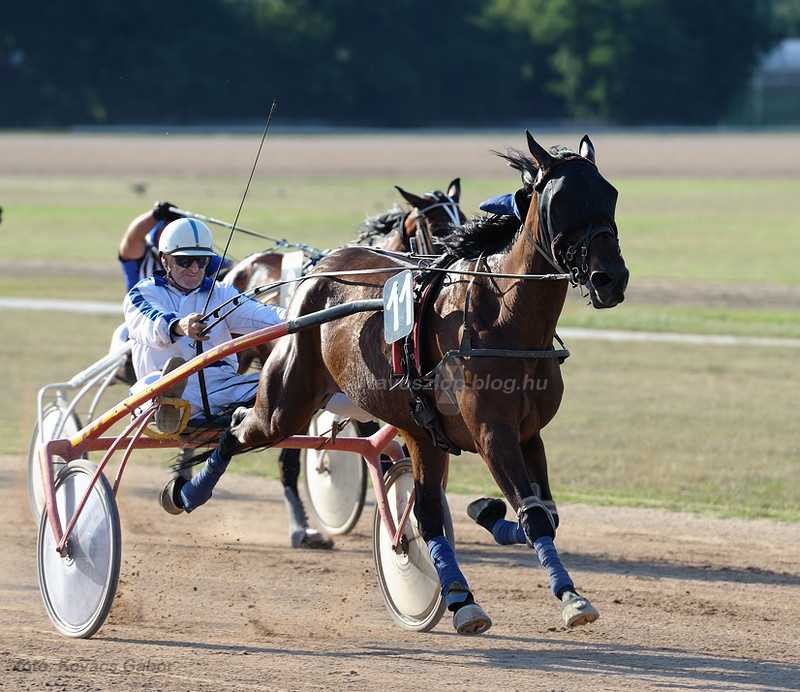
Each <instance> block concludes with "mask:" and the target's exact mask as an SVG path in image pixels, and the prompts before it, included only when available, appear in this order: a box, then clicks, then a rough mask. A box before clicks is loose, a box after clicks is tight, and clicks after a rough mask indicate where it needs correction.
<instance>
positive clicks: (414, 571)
mask: <svg viewBox="0 0 800 692" xmlns="http://www.w3.org/2000/svg"><path fill="white" fill-rule="evenodd" d="M384 482H385V484H386V495H387V498H388V501H389V511H390V512H391V514H392V517H393V518H394V521H395V525H397V523H398V521H399V519H400V518H401V517H402V516H403V512H404V511H405V509H406V506H407V505H408V502H409V499H410V498H411V492H412V491H413V490H414V473H413V471H412V469H411V461H410V460H402V461H398V462H395V464H394V465H393V466H391V467H390V468H389V470H388V471H387V472H386V475H385V477H384ZM442 509H443V513H444V532H445V535H446V536H447V538H448V540H449V541H450V542H451V543H454V538H453V522H452V520H451V518H450V509H449V507H448V506H447V499H446V497H445V495H444V491H442ZM372 546H373V554H374V556H375V568H376V570H377V572H378V584H380V587H381V593H382V594H383V598H384V600H385V601H386V607H387V608H388V609H389V612H390V613H391V614H392V617H393V618H394V620H395V622H397V624H399V625H400V626H401V627H402V628H403V629H406V630H412V631H416V632H427V631H429V630H431V629H433V628H434V627H435V626H436V624H437V623H438V622H439V620H440V619H441V618H442V615H443V613H444V611H445V608H446V605H447V604H446V603H445V601H444V598H442V594H441V584H440V583H439V576H438V575H437V573H436V568H435V567H434V565H433V560H431V557H430V554H429V552H428V546H427V544H426V543H425V541H424V540H423V538H422V536H421V535H420V533H419V529H418V527H417V520H416V518H415V517H414V513H413V510H412V512H411V515H410V516H409V519H408V521H407V522H406V525H405V528H404V529H403V537H402V539H401V544H400V547H399V548H400V552H397V553H396V552H395V551H394V549H393V548H392V538H391V536H389V533H388V532H387V531H386V528H385V527H384V525H383V521H382V520H381V515H380V513H379V512H378V510H377V508H376V510H375V522H374V526H373V532H372Z"/></svg>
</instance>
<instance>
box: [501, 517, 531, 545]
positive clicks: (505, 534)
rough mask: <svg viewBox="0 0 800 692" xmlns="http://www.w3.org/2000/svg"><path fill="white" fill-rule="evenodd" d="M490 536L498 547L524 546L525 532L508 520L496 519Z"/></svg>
mask: <svg viewBox="0 0 800 692" xmlns="http://www.w3.org/2000/svg"><path fill="white" fill-rule="evenodd" d="M492 536H494V540H495V541H497V542H498V543H499V544H500V545H516V544H517V543H522V544H525V543H527V541H526V540H525V532H524V531H523V530H522V527H521V526H520V525H519V524H517V523H516V522H513V521H509V520H508V519H498V520H497V521H496V522H495V525H494V526H493V527H492Z"/></svg>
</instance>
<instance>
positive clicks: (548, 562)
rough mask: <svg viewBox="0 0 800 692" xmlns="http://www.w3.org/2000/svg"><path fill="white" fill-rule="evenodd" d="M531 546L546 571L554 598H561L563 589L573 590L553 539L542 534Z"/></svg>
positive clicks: (573, 586) (573, 587)
mask: <svg viewBox="0 0 800 692" xmlns="http://www.w3.org/2000/svg"><path fill="white" fill-rule="evenodd" d="M533 547H534V548H536V552H537V553H538V554H539V561H540V562H541V563H542V567H544V568H545V570H546V571H547V577H548V579H550V589H551V590H552V591H553V595H554V596H555V597H556V598H561V593H562V592H563V591H564V590H565V589H569V590H570V591H574V590H575V585H574V584H573V583H572V579H570V577H569V574H567V570H566V569H564V565H562V564H561V558H560V557H559V556H558V551H557V550H556V546H555V545H554V544H553V539H552V538H550V537H549V536H542V537H541V538H537V539H536V541H534V544H533Z"/></svg>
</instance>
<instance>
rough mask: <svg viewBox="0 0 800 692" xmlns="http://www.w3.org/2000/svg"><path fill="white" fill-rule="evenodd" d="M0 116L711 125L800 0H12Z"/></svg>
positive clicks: (37, 121) (4, 32) (2, 46)
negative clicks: (274, 106) (273, 107)
mask: <svg viewBox="0 0 800 692" xmlns="http://www.w3.org/2000/svg"><path fill="white" fill-rule="evenodd" d="M4 4H5V5H6V7H5V9H4V12H3V21H2V23H0V93H2V94H3V96H2V100H1V101H0V104H1V105H0V126H2V127H41V126H46V127H61V126H66V125H75V124H119V125H124V124H216V123H222V122H224V123H229V124H230V123H249V122H260V121H262V120H263V117H264V114H265V113H266V112H267V111H268V108H269V104H270V103H271V102H272V100H273V99H277V100H278V102H279V104H280V107H279V111H278V113H277V114H276V118H277V119H278V120H281V121H283V122H287V123H288V122H291V123H294V124H322V125H352V126H372V127H380V126H385V127H422V126H428V127H439V126H441V127H459V126H464V127H468V126H469V127H472V126H486V125H493V126H507V125H512V124H517V123H520V122H524V123H526V124H529V123H531V121H548V122H554V121H562V120H573V119H592V120H595V121H599V122H607V123H610V124H625V125H639V124H681V125H691V124H713V123H716V122H719V121H720V120H721V119H722V118H724V116H725V114H726V113H727V112H728V109H729V108H730V105H731V103H732V102H733V100H734V99H735V98H736V96H737V95H738V94H740V93H741V91H742V89H743V88H744V87H745V86H746V84H747V79H748V77H749V75H750V73H751V71H752V69H753V67H754V65H755V64H756V60H757V58H758V55H759V54H760V53H761V52H763V51H765V50H766V49H768V48H769V47H770V46H771V45H773V44H774V43H775V41H776V40H777V38H778V37H779V36H780V35H781V33H782V32H783V33H785V32H791V31H794V30H795V29H797V28H798V26H800V24H799V22H800V19H799V18H800V12H798V9H797V0H774V1H773V2H767V1H765V0H726V2H724V3H720V2H718V0H488V1H487V0H437V1H436V2H425V1H424V0H392V2H368V1H366V0H313V1H312V0H193V2H191V3H188V2H186V1H185V0H161V1H160V2H159V3H152V2H150V1H149V0H127V2H125V3H108V2H103V1H101V0H84V1H83V2H81V3H38V4H35V5H31V4H30V3H12V2H11V0H4Z"/></svg>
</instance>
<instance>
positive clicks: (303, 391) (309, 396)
mask: <svg viewBox="0 0 800 692" xmlns="http://www.w3.org/2000/svg"><path fill="white" fill-rule="evenodd" d="M298 341H301V340H300V339H297V338H291V337H288V338H287V339H286V340H285V341H284V342H281V344H280V345H279V347H277V348H275V349H273V351H272V353H271V354H270V357H269V359H268V361H267V363H266V364H265V366H264V368H263V370H262V372H261V379H260V380H259V383H258V393H257V395H256V401H255V404H254V405H253V407H252V408H244V407H240V408H238V409H236V411H234V413H233V416H232V418H231V424H230V426H229V427H228V428H226V430H225V431H224V432H223V433H222V436H221V437H220V439H219V442H218V443H217V446H216V448H215V449H214V451H213V452H212V453H211V455H210V456H209V457H208V459H206V462H205V465H204V466H203V468H202V469H201V470H200V472H199V473H197V474H196V475H195V476H194V477H193V478H192V479H191V480H190V481H186V482H184V483H181V481H180V480H176V481H175V482H172V481H171V482H170V484H168V485H167V487H166V488H165V489H164V492H163V493H162V504H163V505H164V507H165V509H167V511H170V509H169V508H168V507H167V503H166V502H165V497H164V496H165V495H166V494H169V495H170V496H171V497H172V499H173V501H174V504H175V505H176V508H177V511H176V512H173V513H180V512H181V511H184V510H185V511H186V512H192V511H194V510H195V509H197V508H198V507H199V506H201V505H203V504H205V503H206V502H208V500H209V499H210V498H211V494H212V492H213V490H214V488H215V487H216V485H217V483H218V482H219V479H220V478H221V477H222V474H224V473H225V471H226V469H227V468H228V464H229V463H230V460H231V458H232V457H233V456H234V455H235V454H236V453H238V452H241V451H243V450H245V449H247V448H249V447H256V446H262V445H264V446H269V445H271V444H274V443H276V442H279V441H280V440H282V439H284V438H285V437H288V436H290V435H293V434H295V433H297V432H299V431H301V430H304V429H305V428H306V426H307V425H308V421H309V420H310V419H311V416H312V415H313V414H314V411H316V409H317V407H318V404H317V403H315V402H318V401H319V397H320V392H321V391H322V389H323V387H322V382H321V374H318V373H321V372H322V366H319V367H316V368H315V367H314V366H313V361H314V354H315V353H317V354H318V353H319V351H318V349H316V350H315V349H314V342H313V341H312V342H310V343H309V344H302V345H298V343H297V342H298ZM298 349H300V350H303V349H304V350H303V355H304V357H305V359H304V360H302V361H301V359H300V358H299V357H298ZM287 382H291V383H292V386H291V387H287V386H286V383H287ZM298 471H299V470H298ZM295 497H296V498H297V503H299V502H300V499H299V497H297V496H296V494H295ZM301 507H302V505H301ZM290 512H291V507H290ZM290 520H291V517H290Z"/></svg>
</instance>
